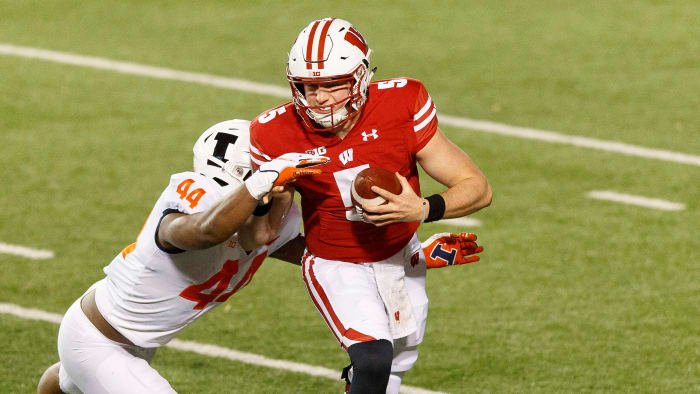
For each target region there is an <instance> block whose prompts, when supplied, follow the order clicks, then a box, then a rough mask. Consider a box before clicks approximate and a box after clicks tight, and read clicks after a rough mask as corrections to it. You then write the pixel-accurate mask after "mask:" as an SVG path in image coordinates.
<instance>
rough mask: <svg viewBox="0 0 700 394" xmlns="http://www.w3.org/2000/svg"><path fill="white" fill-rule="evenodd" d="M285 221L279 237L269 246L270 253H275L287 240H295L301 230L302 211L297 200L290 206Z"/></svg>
mask: <svg viewBox="0 0 700 394" xmlns="http://www.w3.org/2000/svg"><path fill="white" fill-rule="evenodd" d="M283 220H284V222H283V223H282V227H281V229H280V233H279V234H278V237H277V238H276V239H275V240H274V241H273V242H272V243H271V244H270V245H269V246H268V251H269V253H268V255H270V254H272V253H274V252H275V251H276V250H277V249H279V248H281V247H282V246H283V245H284V244H286V243H287V242H289V241H291V240H293V239H294V238H296V237H297V235H299V230H300V226H301V213H300V212H299V207H297V204H296V203H295V202H293V203H292V205H291V207H289V212H287V215H286V216H285V217H284V219H283Z"/></svg>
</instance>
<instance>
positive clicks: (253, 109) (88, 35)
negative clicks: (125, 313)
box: [0, 0, 700, 393]
mask: <svg viewBox="0 0 700 394" xmlns="http://www.w3.org/2000/svg"><path fill="white" fill-rule="evenodd" d="M325 16H335V17H341V18H344V19H348V20H350V21H351V22H352V23H354V24H355V26H356V27H357V28H358V29H359V30H360V31H361V32H362V33H363V34H364V36H365V37H366V38H367V40H368V41H369V44H370V46H371V48H372V49H373V50H374V53H373V56H372V61H373V63H374V65H377V66H378V67H379V69H378V72H377V74H376V76H375V79H384V78H392V77H399V76H410V77H414V78H418V79H420V80H422V81H423V82H424V84H425V85H426V87H427V88H428V91H429V92H430V94H431V96H432V98H433V100H434V101H435V102H436V104H437V106H438V111H439V113H440V115H441V119H443V120H444V121H443V122H442V123H441V124H442V126H441V128H442V129H443V130H444V131H445V132H446V134H447V135H448V136H449V137H450V138H451V139H452V140H453V141H454V142H455V143H457V144H458V145H459V146H461V147H462V148H463V149H464V150H465V151H466V152H467V153H469V154H470V155H471V156H472V158H473V159H474V160H475V161H476V163H477V164H478V165H479V166H480V167H481V168H482V169H483V171H484V172H485V174H486V176H487V178H488V179H489V181H490V182H491V185H492V187H493V189H494V193H495V194H494V202H493V204H492V206H491V207H489V208H488V209H486V210H484V211H483V212H479V213H477V214H476V215H474V218H476V219H478V221H479V222H480V223H481V224H480V225H479V226H478V227H463V226H462V227H459V226H457V227H455V226H454V225H450V224H448V223H444V222H438V223H435V224H427V225H424V226H422V227H421V229H420V235H421V237H422V238H425V237H426V236H428V235H429V234H431V233H434V232H438V231H459V230H469V231H472V232H476V233H477V234H478V235H479V240H480V243H482V244H484V245H485V247H486V251H485V252H484V253H483V255H482V261H481V262H479V263H476V264H471V265H468V266H463V267H458V268H452V269H442V270H432V271H430V272H429V275H428V276H429V278H428V292H429V297H430V299H431V307H430V314H429V320H428V327H427V331H426V339H425V342H424V343H423V345H422V346H421V347H420V358H419V361H418V363H417V365H416V367H415V368H414V370H412V371H411V372H410V373H408V374H407V375H406V377H405V380H404V382H405V383H406V384H407V385H410V386H413V387H420V388H424V389H428V390H432V391H443V392H453V393H477V392H538V393H548V392H650V393H651V392H654V393H656V392H697V391H700V353H699V352H700V329H699V328H698V327H700V310H699V305H700V264H699V263H700V252H699V251H700V241H699V240H698V228H700V208H699V203H700V157H699V156H698V155H700V110H699V108H700V95H699V94H698V92H700V40H698V37H700V23H698V20H700V3H698V2H697V1H690V0H688V1H683V0H679V1H652V0H647V1H634V2H629V1H618V0H611V1H593V2H576V1H554V0H545V1H538V2H518V1H490V2H476V1H438V2H432V3H431V2H425V1H406V2H382V1H379V2H377V1H353V2H324V3H323V4H311V3H305V4H295V3H294V2H277V1H260V2H256V4H255V5H252V3H248V2H243V1H201V2H190V1H181V0H171V1H101V2H92V1H66V0H53V1H18V0H0V156H1V157H2V170H1V171H0V185H2V186H1V189H0V190H2V192H0V205H1V206H2V209H1V210H0V244H2V245H3V247H2V250H3V253H0V272H2V275H1V276H0V310H1V311H2V313H0V338H2V340H1V341H0V343H2V345H3V356H2V357H1V358H0V392H7V393H15V392H16V393H28V392H32V391H33V390H35V385H36V382H37V381H38V379H39V377H40V375H41V373H42V372H43V370H44V369H45V368H46V367H47V366H48V365H50V364H52V363H53V362H55V361H56V360H57V357H58V356H57V353H56V334H57V331H58V325H57V324H55V323H52V322H51V321H50V320H51V318H48V320H47V319H44V320H32V319H27V318H26V317H27V316H26V314H27V313H26V310H27V309H28V308H34V309H38V310H41V311H45V312H48V313H51V314H54V315H51V316H55V315H60V314H62V313H63V312H64V311H65V310H66V309H67V307H68V306H69V305H70V303H71V302H72V301H73V300H74V299H75V298H76V297H78V296H79V295H80V294H81V293H82V292H83V291H84V290H85V289H86V288H87V287H88V286H89V285H90V284H91V283H92V282H94V281H95V280H97V279H99V278H101V277H102V276H103V274H102V271H101V268H102V267H103V266H104V265H106V264H107V263H108V262H109V261H110V260H111V259H112V257H113V256H114V255H115V254H116V253H117V252H118V251H120V250H121V249H122V248H123V247H124V246H125V245H127V244H129V243H131V242H133V239H134V238H135V237H136V235H137V233H138V231H139V229H140V227H141V225H142V223H143V220H144V219H145V217H146V216H147V214H148V213H149V211H150V209H151V207H152V204H153V203H154V201H155V200H156V198H157V196H158V195H159V194H160V192H161V190H162V188H164V187H165V185H167V182H168V179H169V175H170V174H171V173H175V172H180V171H184V170H189V169H190V168H191V165H192V157H191V147H192V145H193V143H194V141H195V139H196V137H197V136H198V135H199V134H200V133H201V132H202V131H203V130H204V129H205V128H207V127H208V126H210V125H212V124H214V123H216V122H218V121H221V120H225V119H230V118H236V117H237V118H246V119H251V118H253V117H254V116H256V115H257V114H258V113H260V112H261V111H262V110H264V109H266V108H268V107H271V106H274V105H277V104H279V103H281V102H283V101H284V98H282V97H280V96H279V95H275V94H274V92H276V91H278V90H273V93H272V94H271V93H270V92H268V93H254V92H252V91H245V90H236V89H230V88H226V87H216V86H211V85H207V84H202V83H195V82H185V81H178V80H173V79H158V78H153V77H149V76H146V75H136V74H125V73H118V72H114V71H112V70H109V69H96V68H93V67H85V66H79V65H72V64H65V62H64V63H61V62H59V61H58V59H59V58H54V59H53V60H47V59H38V58H35V57H31V56H29V55H28V52H26V50H27V49H28V48H35V49H43V50H50V51H56V52H60V53H61V54H72V55H80V56H90V57H98V58H103V59H109V60H112V61H117V62H131V63H134V64H138V65H145V66H151V67H161V68H167V69H171V70H177V71H182V72H192V73H205V74H208V75H211V76H218V77H222V78H235V79H240V80H244V81H250V82H256V83H260V84H265V85H273V86H277V87H279V88H280V89H286V87H287V85H286V80H285V75H284V66H285V62H286V53H287V50H288V49H289V47H290V46H291V44H292V41H293V40H294V38H295V37H296V34H297V33H298V31H299V30H300V29H301V28H302V27H303V26H305V25H306V24H307V23H308V22H309V21H311V20H312V19H316V18H319V17H325ZM20 47H21V48H24V49H25V52H22V51H21V50H20V49H21V48H20ZM54 55H55V54H54ZM52 56H53V55H52ZM56 56H57V55H56ZM54 57H55V56H54ZM61 59H63V60H64V61H65V59H66V58H61ZM227 81H228V80H227ZM463 118H466V119H472V120H474V119H476V120H488V121H491V122H496V123H497V125H496V126H494V127H492V128H491V129H492V130H491V131H490V132H488V131H485V130H486V129H487V128H488V127H486V125H484V124H481V125H479V124H472V125H471V126H469V127H466V128H465V127H458V126H459V125H460V124H464V122H463V121H464V119H463ZM448 119H452V121H451V122H450V121H448ZM460 122H462V123H460ZM509 126H512V127H514V126H518V127H524V128H529V129H534V131H535V133H534V134H533V133H530V135H539V136H542V134H537V132H538V131H542V130H549V131H555V132H557V133H560V134H561V135H563V136H569V137H582V138H583V139H582V138H579V139H576V138H568V139H567V138H565V137H561V136H560V134H556V136H558V137H556V138H554V139H559V140H562V139H563V140H564V143H552V142H551V141H545V140H542V139H531V138H519V137H515V136H512V135H505V134H502V133H501V134H499V133H498V132H494V130H495V131H498V130H511V131H512V130H513V129H510V128H508V127H509ZM518 130H520V129H518ZM520 131H522V130H520ZM549 136H550V137H551V135H549ZM560 137H561V138H560ZM585 138H588V139H585ZM549 139H550V140H551V139H552V138H549ZM577 141H578V142H579V143H576V142H577ZM582 141H583V142H582ZM591 141H593V142H592V143H591ZM606 142H607V143H623V144H627V145H624V149H612V150H601V149H598V148H599V147H600V146H608V147H609V146H611V145H605V143H606ZM581 145H590V146H593V148H591V147H585V146H581ZM619 146H620V145H614V146H613V147H619ZM596 147H598V148H596ZM630 147H631V148H630ZM627 148H630V149H632V150H634V151H635V152H639V150H638V149H637V148H646V149H647V150H642V151H643V152H646V153H645V154H637V155H634V154H629V153H627V154H625V153H621V152H620V150H623V151H625V149H627ZM635 149H637V150H635ZM649 152H651V153H649ZM659 152H660V153H659ZM647 153H649V154H647ZM650 156H651V157H650ZM674 158H675V159H678V160H675V159H674ZM423 190H424V193H425V194H431V193H434V192H437V191H438V190H440V187H439V185H436V184H435V183H432V182H428V181H425V182H424V183H423ZM591 191H612V192H616V193H622V194H628V195H634V196H643V197H646V198H650V199H662V200H666V201H670V202H674V203H676V204H677V205H675V207H676V208H677V210H661V209H656V208H649V207H644V206H635V205H628V204H622V203H618V202H612V201H607V200H598V199H591V198H589V197H588V193H590V192H591ZM8 245H21V246H24V247H28V248H32V249H40V250H47V251H51V252H53V254H54V257H52V258H49V259H34V258H28V257H23V256H21V255H18V254H13V253H10V252H8V250H7V249H9V247H8ZM18 307H20V308H24V309H16V308H18ZM13 308H15V309H13ZM10 311H15V313H14V314H13V313H9V312H10ZM17 311H19V312H17ZM22 311H24V312H22ZM179 339H181V340H187V341H196V342H198V343H207V344H214V345H218V346H220V347H224V348H228V349H235V350H238V351H242V352H249V353H254V354H258V355H262V356H265V357H267V358H270V359H277V360H287V361H292V362H297V363H303V364H308V365H313V366H320V367H324V368H327V369H330V370H337V371H338V374H339V373H340V369H341V368H342V367H343V366H344V365H345V364H346V361H347V360H346V356H345V355H344V353H343V352H342V351H341V349H340V348H339V347H338V346H337V343H336V341H335V339H334V338H333V337H332V335H331V334H330V332H329V331H328V329H327V328H326V327H325V324H324V322H323V320H322V319H321V318H320V317H319V316H318V315H317V312H316V311H315V309H314V307H313V305H312V303H311V302H310V301H309V299H308V296H307V294H306V291H305V289H304V285H303V282H302V280H301V278H300V275H299V272H298V268H297V267H294V266H291V265H288V264H283V263H280V262H277V261H274V260H268V261H267V262H266V264H264V265H263V266H262V268H261V269H260V271H259V273H258V274H257V275H256V277H255V278H254V280H253V282H252V283H251V285H250V286H249V287H248V288H247V289H245V290H244V291H242V292H241V293H239V294H236V296H235V297H232V298H231V299H230V300H229V301H228V302H227V303H226V304H225V305H223V306H222V307H220V308H218V309H217V310H215V311H214V312H212V313H211V314H210V315H207V316H205V317H204V318H203V319H202V320H201V321H200V322H198V323H195V324H194V325H193V326H192V327H190V328H188V329H187V330H185V331H184V332H183V333H182V335H180V336H179ZM154 366H155V367H156V368H157V369H158V370H159V371H160V372H161V374H162V375H163V376H164V377H166V378H167V379H168V380H169V381H170V382H171V383H172V385H173V387H174V388H175V389H176V390H178V391H179V392H183V393H211V392H238V393H272V392H276V393H277V392H285V393H286V392H300V393H307V392H309V393H316V392H319V393H320V392H324V393H325V392H328V393H331V392H341V390H342V388H343V384H342V382H341V381H340V380H338V381H335V380H332V379H329V378H327V377H323V376H312V375H309V374H307V373H303V372H291V371H288V370H285V369H279V368H270V367H265V366H259V365H255V364H250V363H245V362H238V361H231V360H228V359H224V358H220V357H210V356H206V355H201V354H197V353H193V352H189V351H181V350H176V349H172V348H164V349H162V350H159V353H158V355H157V356H156V359H155V361H154Z"/></svg>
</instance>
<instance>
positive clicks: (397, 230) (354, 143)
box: [251, 18, 491, 393]
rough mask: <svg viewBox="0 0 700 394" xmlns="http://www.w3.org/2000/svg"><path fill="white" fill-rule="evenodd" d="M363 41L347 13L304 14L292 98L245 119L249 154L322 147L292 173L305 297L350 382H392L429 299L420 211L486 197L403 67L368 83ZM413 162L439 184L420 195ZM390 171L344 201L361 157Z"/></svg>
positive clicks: (441, 213)
mask: <svg viewBox="0 0 700 394" xmlns="http://www.w3.org/2000/svg"><path fill="white" fill-rule="evenodd" d="M370 54H371V49H370V48H369V46H368V45H367V42H366V41H365V39H364V37H363V36H362V34H360V32H359V31H358V30H357V29H355V28H354V27H353V25H352V24H350V23H349V22H347V21H344V20H342V19H335V18H325V19H320V20H315V21H313V22H311V23H310V24H309V25H308V26H307V27H305V28H304V29H303V30H302V31H301V33H300V34H299V36H298V37H297V39H296V41H295V42H294V44H293V45H292V48H291V50H290V52H289V61H288V64H287V79H288V80H289V84H290V87H291V90H292V98H293V100H292V101H291V102H289V103H286V104H283V105H280V106H278V107H275V108H272V109H270V110H267V111H265V112H263V113H262V114H260V115H259V116H258V117H257V118H256V119H255V120H254V121H253V122H252V124H251V154H252V158H253V162H254V163H255V164H257V165H262V164H264V163H265V162H267V161H269V160H271V158H274V157H277V156H279V155H281V154H283V153H285V152H291V151H296V152H307V153H313V154H319V155H324V156H327V157H329V158H330V162H329V163H328V164H326V166H324V171H323V174H321V175H319V176H316V177H313V179H310V178H309V179H305V178H299V179H298V180H296V182H294V183H293V188H290V193H293V192H294V190H296V191H298V192H299V193H300V195H301V208H302V217H303V220H304V229H305V233H306V244H307V250H306V252H305V255H304V257H303V258H302V272H303V278H304V281H305V283H306V286H307V289H308V291H309V294H310V296H311V299H312V301H313V302H314V304H315V306H316V308H317V309H318V311H319V312H320V313H321V315H322V316H323V318H324V319H325V321H326V323H327V324H328V326H329V328H330V329H331V331H332V332H333V334H334V335H335V337H336V338H337V340H338V341H339V342H340V344H341V346H342V347H343V348H344V349H345V350H346V351H347V353H348V355H349V356H350V361H351V362H352V365H353V368H352V384H351V387H350V392H351V393H360V392H361V393H383V392H387V393H397V392H398V391H399V386H400V384H401V378H402V375H403V373H404V372H405V371H407V370H409V369H410V368H411V367H412V366H413V364H414V363H415V361H416V359H417V356H418V354H417V351H416V347H417V345H418V344H419V343H420V342H421V341H422V338H423V333H424V330H425V321H426V317H427V310H428V299H427V296H426V292H425V269H426V263H425V255H424V253H423V252H422V249H421V245H420V242H419V241H418V238H417V237H416V229H417V228H418V226H419V224H420V223H421V222H431V221H436V220H440V219H442V218H454V217H461V216H464V215H468V214H470V213H472V212H475V211H477V210H479V209H481V208H483V207H486V206H488V205H489V204H490V202H491V188H490V186H489V184H488V182H487V181H486V179H485V177H484V175H483V174H482V172H481V171H480V170H479V169H478V167H477V166H476V165H475V164H474V163H473V162H472V160H471V159H470V158H469V156H468V155H467V154H466V153H465V152H463V151H462V150H461V149H460V148H459V147H458V146H456V145H454V144H453V143H451V142H450V141H449V140H448V139H447V138H446V137H445V136H444V135H443V133H442V132H441V131H440V130H439V128H438V120H437V116H436V108H435V104H434V103H433V101H432V99H431V98H430V95H429V94H428V92H427V91H426V89H425V87H424V86H423V84H422V83H421V82H420V81H418V80H416V79H411V78H406V77H402V78H394V79H388V80H383V81H378V82H370V80H371V78H372V74H373V73H374V70H372V69H371V68H370V62H369V57H370ZM417 164H420V166H421V167H422V168H423V169H424V170H425V172H426V173H427V174H428V175H429V176H430V177H432V178H433V179H435V180H437V181H438V182H440V183H441V184H443V185H445V186H446V187H447V189H446V190H445V191H443V192H442V193H440V194H434V195H432V196H428V197H425V198H423V197H421V193H420V184H419V181H418V168H417ZM370 166H372V167H383V168H385V169H388V170H390V171H393V172H395V173H396V174H397V177H398V179H399V180H400V182H401V184H402V187H403V190H402V192H401V193H400V194H398V195H394V194H391V193H388V192H386V191H384V190H381V189H378V188H373V190H375V191H376V192H378V193H379V194H380V195H382V197H384V198H386V199H387V200H388V203H387V204H384V205H381V206H375V207H370V206H363V211H364V212H363V213H362V214H359V213H358V212H356V211H355V210H354V209H353V208H352V203H351V198H350V185H351V182H352V180H353V178H354V177H355V175H356V174H357V173H359V172H360V171H361V170H363V169H364V168H367V167H370Z"/></svg>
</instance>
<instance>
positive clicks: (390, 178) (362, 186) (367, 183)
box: [351, 167, 402, 207]
mask: <svg viewBox="0 0 700 394" xmlns="http://www.w3.org/2000/svg"><path fill="white" fill-rule="evenodd" d="M372 186H378V187H381V188H382V189H384V190H386V191H388V192H391V193H393V194H401V189H402V188H401V182H399V178H397V177H396V174H394V173H393V172H391V171H389V170H386V169H384V168H379V167H369V168H365V169H364V170H362V171H360V173H359V174H357V176H356V177H355V179H354V180H353V181H352V188H351V189H352V190H351V197H352V205H354V206H355V207H361V204H365V205H369V206H371V205H381V204H384V203H385V202H386V200H385V199H384V198H383V197H381V196H379V195H378V194H377V193H375V192H373V191H372V189H371V188H372Z"/></svg>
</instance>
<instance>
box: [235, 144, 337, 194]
mask: <svg viewBox="0 0 700 394" xmlns="http://www.w3.org/2000/svg"><path fill="white" fill-rule="evenodd" d="M329 160H330V159H329V158H328V157H325V156H317V155H308V154H305V153H285V154H283V155H282V156H280V157H278V158H276V159H274V160H271V161H268V162H267V163H264V164H262V165H261V166H260V168H258V170H257V171H256V172H255V173H254V174H253V175H251V176H250V178H248V179H247V180H246V181H245V186H246V188H248V192H249V193H250V195H251V196H253V197H254V198H255V199H257V200H259V199H260V198H262V197H263V196H264V195H265V194H267V193H268V192H269V191H270V190H271V189H272V188H273V187H274V186H283V185H285V184H287V183H289V182H293V181H294V180H295V179H296V178H298V177H300V176H308V175H314V174H320V173H321V170H320V169H318V168H311V167H315V166H319V165H322V164H326V163H328V161H329Z"/></svg>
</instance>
